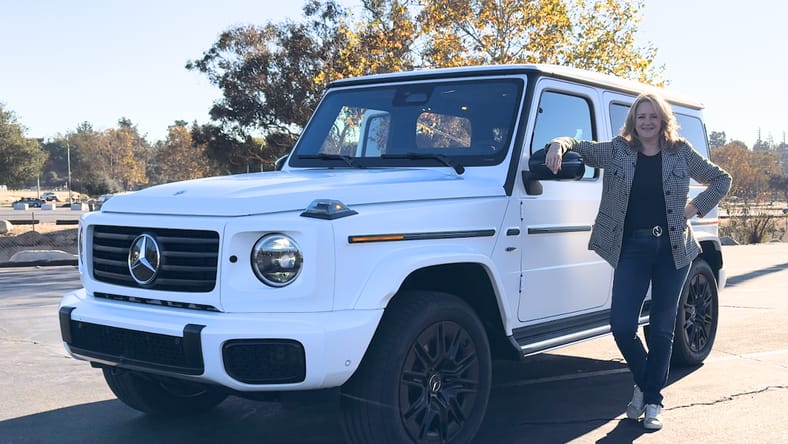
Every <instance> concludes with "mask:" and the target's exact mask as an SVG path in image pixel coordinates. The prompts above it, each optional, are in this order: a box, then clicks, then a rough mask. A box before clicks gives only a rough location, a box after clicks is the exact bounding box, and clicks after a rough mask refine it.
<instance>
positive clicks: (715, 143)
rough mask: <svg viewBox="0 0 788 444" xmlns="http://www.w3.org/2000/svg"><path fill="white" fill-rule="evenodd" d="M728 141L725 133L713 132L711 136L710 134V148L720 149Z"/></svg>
mask: <svg viewBox="0 0 788 444" xmlns="http://www.w3.org/2000/svg"><path fill="white" fill-rule="evenodd" d="M726 140H727V137H726V136H725V131H712V132H711V134H709V148H711V149H714V148H719V147H721V146H723V145H725V141H726Z"/></svg>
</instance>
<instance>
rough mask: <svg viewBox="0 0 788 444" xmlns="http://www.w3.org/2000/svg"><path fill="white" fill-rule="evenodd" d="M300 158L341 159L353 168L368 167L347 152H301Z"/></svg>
mask: <svg viewBox="0 0 788 444" xmlns="http://www.w3.org/2000/svg"><path fill="white" fill-rule="evenodd" d="M298 159H320V160H341V161H343V162H345V163H346V164H347V166H349V167H351V168H366V166H365V165H362V164H361V163H359V162H358V161H357V160H356V158H355V157H352V156H348V155H346V154H332V153H316V154H299V155H298Z"/></svg>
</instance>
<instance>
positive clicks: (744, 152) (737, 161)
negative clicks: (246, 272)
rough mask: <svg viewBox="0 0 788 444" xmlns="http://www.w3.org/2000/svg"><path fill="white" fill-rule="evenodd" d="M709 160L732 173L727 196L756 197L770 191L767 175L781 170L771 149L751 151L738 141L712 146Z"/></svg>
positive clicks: (773, 174)
mask: <svg viewBox="0 0 788 444" xmlns="http://www.w3.org/2000/svg"><path fill="white" fill-rule="evenodd" d="M711 160H712V161H713V162H714V163H716V164H717V165H719V166H721V167H722V168H724V169H725V170H726V171H728V172H729V173H730V174H731V176H733V184H732V185H731V191H730V193H729V196H736V197H738V198H740V199H745V200H755V199H759V198H763V197H764V193H766V192H767V191H769V178H770V177H772V176H779V175H780V174H781V169H780V164H779V159H778V158H777V156H776V155H775V154H774V153H771V152H753V151H750V150H749V149H747V147H746V146H745V145H744V144H742V143H739V142H731V143H728V144H725V145H723V146H721V147H719V148H715V149H713V150H711Z"/></svg>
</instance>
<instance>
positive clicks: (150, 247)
mask: <svg viewBox="0 0 788 444" xmlns="http://www.w3.org/2000/svg"><path fill="white" fill-rule="evenodd" d="M160 263H161V252H160V251H159V244H158V243H156V239H155V238H154V237H153V236H151V235H150V234H147V233H146V234H140V235H139V236H137V237H136V239H134V242H132V243H131V247H130V248H129V273H131V277H132V278H133V279H134V280H135V281H136V282H137V283H138V284H140V285H147V284H150V283H151V282H153V280H154V279H156V275H157V274H158V272H159V265H160Z"/></svg>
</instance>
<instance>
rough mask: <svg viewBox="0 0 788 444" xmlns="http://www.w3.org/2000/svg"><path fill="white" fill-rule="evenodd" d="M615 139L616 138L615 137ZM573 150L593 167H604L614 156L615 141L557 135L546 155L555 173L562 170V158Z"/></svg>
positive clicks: (549, 165) (549, 166)
mask: <svg viewBox="0 0 788 444" xmlns="http://www.w3.org/2000/svg"><path fill="white" fill-rule="evenodd" d="M613 140H615V139H613ZM569 150H572V151H576V152H578V153H580V155H581V156H583V162H584V163H585V164H586V165H588V166H590V167H593V168H604V167H605V164H607V163H608V162H609V161H610V159H612V157H613V141H610V142H592V141H588V140H576V139H573V138H571V137H556V138H555V139H553V140H552V141H550V145H549V147H548V149H547V154H546V155H545V165H546V166H547V168H549V169H550V171H552V172H553V174H556V173H557V172H558V171H560V170H561V158H562V157H563V156H564V153H565V152H567V151H569Z"/></svg>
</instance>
